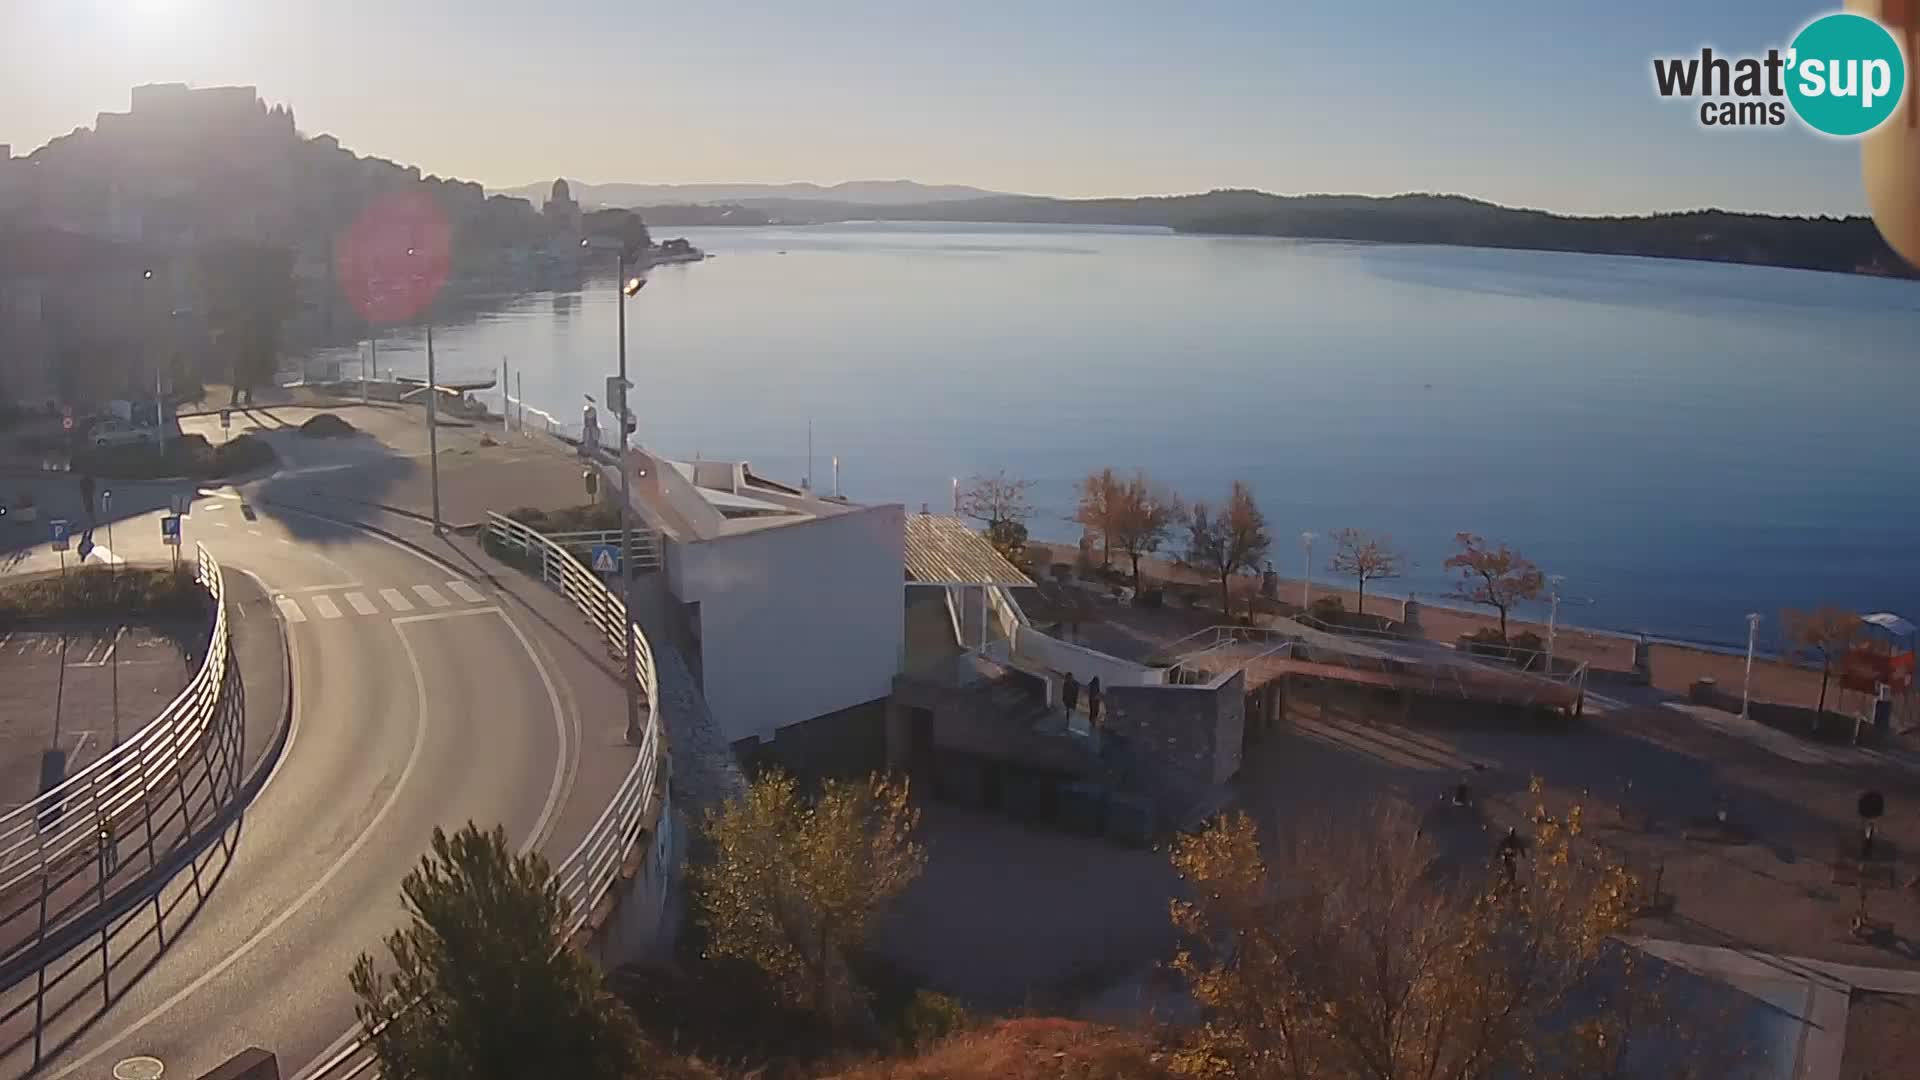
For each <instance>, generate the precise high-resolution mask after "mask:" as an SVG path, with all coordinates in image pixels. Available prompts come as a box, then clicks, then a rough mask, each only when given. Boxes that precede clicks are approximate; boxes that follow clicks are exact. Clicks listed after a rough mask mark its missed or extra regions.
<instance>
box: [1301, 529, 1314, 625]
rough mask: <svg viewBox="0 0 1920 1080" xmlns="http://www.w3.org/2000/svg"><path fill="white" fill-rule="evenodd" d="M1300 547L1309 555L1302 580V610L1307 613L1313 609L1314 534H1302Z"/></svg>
mask: <svg viewBox="0 0 1920 1080" xmlns="http://www.w3.org/2000/svg"><path fill="white" fill-rule="evenodd" d="M1300 546H1301V547H1302V548H1304V549H1305V550H1306V553H1307V564H1306V569H1307V573H1306V576H1305V577H1303V578H1301V579H1300V610H1301V611H1306V610H1308V609H1310V608H1312V607H1313V534H1312V533H1310V532H1303V533H1301V534H1300Z"/></svg>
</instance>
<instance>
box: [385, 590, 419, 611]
mask: <svg viewBox="0 0 1920 1080" xmlns="http://www.w3.org/2000/svg"><path fill="white" fill-rule="evenodd" d="M380 599H382V600H385V601H386V602H387V606H388V607H390V608H392V609H393V610H395V611H412V610H413V601H411V600H409V599H407V597H406V594H405V593H402V592H401V591H400V590H399V589H381V590H380Z"/></svg>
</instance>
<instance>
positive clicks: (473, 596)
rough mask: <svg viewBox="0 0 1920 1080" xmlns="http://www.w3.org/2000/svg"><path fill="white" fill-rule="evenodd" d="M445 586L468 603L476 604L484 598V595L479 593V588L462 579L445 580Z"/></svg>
mask: <svg viewBox="0 0 1920 1080" xmlns="http://www.w3.org/2000/svg"><path fill="white" fill-rule="evenodd" d="M447 588H449V589H452V590H453V594H454V595H455V596H458V597H459V598H460V599H462V600H465V601H466V602H467V603H469V604H477V603H479V602H480V601H482V600H485V599H486V597H484V596H481V595H480V590H479V589H476V588H474V587H473V586H471V585H469V584H467V583H466V582H464V581H449V582H447Z"/></svg>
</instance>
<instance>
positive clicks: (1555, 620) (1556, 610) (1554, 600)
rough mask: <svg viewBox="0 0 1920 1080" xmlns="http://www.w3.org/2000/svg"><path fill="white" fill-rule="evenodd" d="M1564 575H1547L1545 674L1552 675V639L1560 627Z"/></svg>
mask: <svg viewBox="0 0 1920 1080" xmlns="http://www.w3.org/2000/svg"><path fill="white" fill-rule="evenodd" d="M1565 580H1567V576H1566V575H1565V574H1548V575H1547V674H1549V675H1551V674H1553V637H1554V632H1555V631H1556V630H1558V629H1559V627H1560V583H1561V582H1563V581H1565Z"/></svg>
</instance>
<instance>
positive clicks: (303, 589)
mask: <svg viewBox="0 0 1920 1080" xmlns="http://www.w3.org/2000/svg"><path fill="white" fill-rule="evenodd" d="M358 584H360V583H359V582H357V581H338V582H335V583H333V584H332V585H302V586H300V587H299V588H297V589H288V590H286V591H287V592H298V593H308V592H332V591H334V590H335V589H351V588H353V587H354V586H355V585H358Z"/></svg>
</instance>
